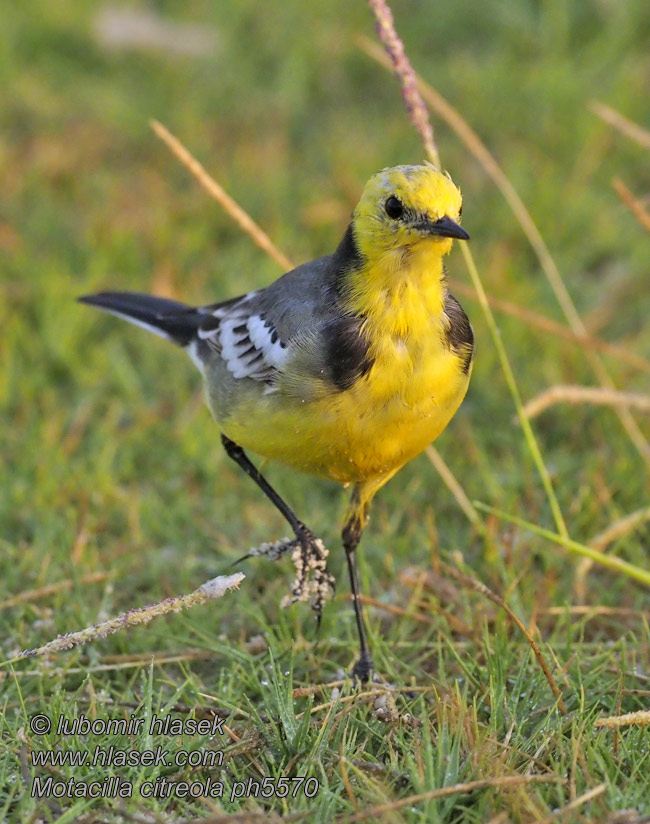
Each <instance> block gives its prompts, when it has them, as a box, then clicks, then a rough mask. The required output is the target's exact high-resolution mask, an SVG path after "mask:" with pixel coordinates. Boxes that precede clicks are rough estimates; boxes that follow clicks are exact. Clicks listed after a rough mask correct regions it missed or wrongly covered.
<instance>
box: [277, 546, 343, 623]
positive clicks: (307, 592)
mask: <svg viewBox="0 0 650 824" xmlns="http://www.w3.org/2000/svg"><path fill="white" fill-rule="evenodd" d="M291 543H292V544H293V551H292V553H291V560H292V561H293V564H294V567H295V569H296V577H295V579H294V581H293V583H292V584H291V595H287V596H285V597H284V598H283V599H282V603H281V606H283V607H286V606H289V605H290V604H294V603H295V602H296V601H309V600H310V599H311V608H312V610H313V611H314V612H315V613H316V620H317V622H318V623H319V624H320V619H321V616H322V614H323V606H324V604H325V601H326V600H327V599H328V598H329V597H331V595H332V594H333V593H334V586H335V581H334V576H333V575H331V574H330V571H329V569H328V568H327V556H328V554H329V552H328V550H327V548H326V547H325V544H324V543H323V542H322V541H321V539H320V538H317V537H316V536H315V535H314V534H313V533H311V532H309V531H307V530H305V531H304V533H303V534H301V535H300V537H298V538H296V539H295V540H294V541H292V542H291Z"/></svg>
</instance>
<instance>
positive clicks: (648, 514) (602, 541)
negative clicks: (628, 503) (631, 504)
mask: <svg viewBox="0 0 650 824" xmlns="http://www.w3.org/2000/svg"><path fill="white" fill-rule="evenodd" d="M646 521H650V506H646V507H644V508H643V509H637V510H636V512H632V513H631V514H630V515H626V516H625V517H624V518H620V519H619V520H618V521H614V523H613V524H611V525H610V526H608V527H607V529H605V530H603V531H602V532H601V533H600V534H598V535H597V536H596V537H595V538H594V539H593V540H592V541H590V544H591V546H592V547H593V548H594V549H597V550H598V551H599V552H604V550H605V549H607V547H608V546H609V545H610V544H611V543H613V542H614V541H617V540H618V539H619V538H623V537H624V536H625V535H627V534H628V533H629V532H632V530H634V529H636V528H637V527H638V526H641V524H643V523H645V522H646Z"/></svg>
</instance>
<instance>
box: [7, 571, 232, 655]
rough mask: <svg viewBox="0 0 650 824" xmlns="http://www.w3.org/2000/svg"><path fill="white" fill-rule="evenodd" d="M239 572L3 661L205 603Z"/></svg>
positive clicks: (47, 651) (223, 591) (229, 585)
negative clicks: (186, 593)
mask: <svg viewBox="0 0 650 824" xmlns="http://www.w3.org/2000/svg"><path fill="white" fill-rule="evenodd" d="M244 577H245V576H244V574H243V573H242V572H236V573H235V574H234V575H222V576H219V577H218V578H212V579H211V580H210V581H206V582H205V583H204V584H202V585H201V586H200V587H199V588H198V589H195V590H194V592H190V593H189V594H188V595H179V596H177V597H175V598H165V599H164V601H159V602H158V603H157V604H148V605H147V606H146V607H140V608H138V609H130V610H128V611H127V612H123V613H122V614H121V615H118V616H117V617H116V618H111V619H109V620H108V621H102V622H101V623H99V624H92V625H91V626H89V627H86V628H85V629H82V630H79V631H78V632H70V633H68V634H66V635H60V636H59V637H58V638H55V639H54V640H53V641H49V642H48V643H47V644H43V646H41V647H36V648H35V649H28V650H23V651H22V652H21V653H20V654H19V655H17V656H16V657H15V658H12V659H11V660H10V661H5V662H4V663H5V664H8V663H14V662H15V661H19V660H21V659H23V658H29V657H32V656H36V655H52V654H54V653H57V652H62V651H63V650H68V649H71V648H72V647H76V646H79V645H80V644H87V643H89V642H90V641H96V640H97V639H98V638H106V637H107V636H108V635H113V634H114V633H116V632H119V631H120V630H122V629H129V628H131V627H136V626H140V625H141V624H148V623H149V621H152V620H153V619H154V618H159V617H160V616H161V615H167V614H168V613H169V612H179V611H180V610H182V609H189V608H190V607H194V606H197V605H198V604H204V603H205V602H206V601H210V600H212V599H213V598H221V597H222V596H223V595H225V594H226V592H227V591H228V590H229V589H236V588H237V587H238V586H239V584H240V583H241V582H242V581H243V580H244Z"/></svg>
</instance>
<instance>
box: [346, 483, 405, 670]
mask: <svg viewBox="0 0 650 824" xmlns="http://www.w3.org/2000/svg"><path fill="white" fill-rule="evenodd" d="M396 472H397V469H393V470H392V471H390V472H387V473H386V474H385V475H378V476H377V477H375V478H369V479H367V480H365V481H362V482H361V483H358V484H356V486H355V487H354V489H353V490H352V496H351V498H350V505H349V507H348V511H347V514H346V516H345V521H344V523H343V532H342V538H343V548H344V549H345V556H346V558H347V561H348V572H349V575H350V589H351V590H352V605H353V606H354V617H355V618H356V621H357V632H358V634H359V646H360V648H361V652H360V655H359V660H358V661H357V662H356V664H355V665H354V667H353V668H352V673H351V675H352V677H353V678H358V679H359V681H361V682H362V683H363V682H366V681H370V680H372V676H373V674H374V664H373V661H372V655H371V654H370V647H369V646H368V638H367V635H366V625H365V622H364V618H363V608H362V605H361V600H360V599H361V590H360V588H359V578H358V575H357V564H356V548H357V547H358V546H359V541H360V540H361V535H362V533H363V530H364V528H365V526H366V524H367V523H368V507H369V506H370V502H371V501H372V499H373V498H374V496H375V494H376V493H377V491H378V490H379V489H381V487H382V486H383V485H384V484H385V483H386V481H388V480H390V479H391V478H392V477H393V475H394V474H395V473H396Z"/></svg>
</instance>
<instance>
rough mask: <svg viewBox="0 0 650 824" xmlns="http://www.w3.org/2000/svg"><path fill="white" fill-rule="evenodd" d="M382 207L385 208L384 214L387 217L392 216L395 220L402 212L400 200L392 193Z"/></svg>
mask: <svg viewBox="0 0 650 824" xmlns="http://www.w3.org/2000/svg"><path fill="white" fill-rule="evenodd" d="M384 209H386V214H387V215H388V217H390V218H392V219H393V220H397V218H398V217H402V215H403V214H404V207H403V206H402V202H401V201H400V200H398V199H397V198H396V197H395V196H394V195H391V196H390V197H389V198H388V200H387V201H386V203H385V204H384Z"/></svg>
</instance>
